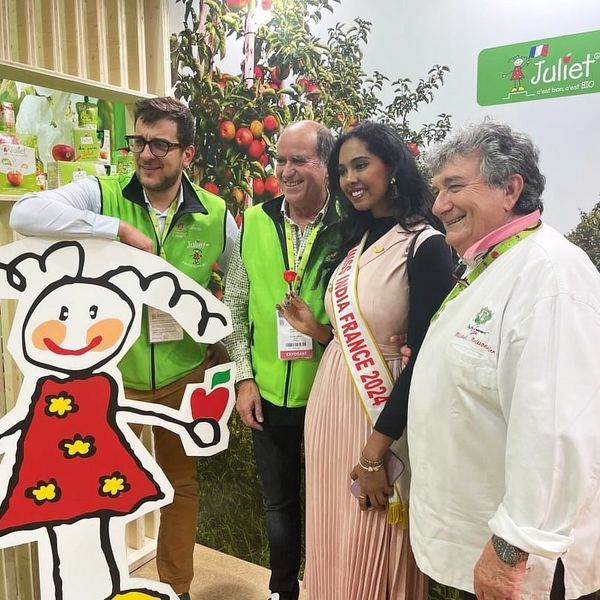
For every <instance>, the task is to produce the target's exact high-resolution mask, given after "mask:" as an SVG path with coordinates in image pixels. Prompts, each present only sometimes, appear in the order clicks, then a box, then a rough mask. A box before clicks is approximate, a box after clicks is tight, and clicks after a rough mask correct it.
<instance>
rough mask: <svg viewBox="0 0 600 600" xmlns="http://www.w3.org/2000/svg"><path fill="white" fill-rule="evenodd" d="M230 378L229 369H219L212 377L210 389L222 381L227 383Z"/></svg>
mask: <svg viewBox="0 0 600 600" xmlns="http://www.w3.org/2000/svg"><path fill="white" fill-rule="evenodd" d="M230 379H231V371H230V370H229V369H227V370H226V371H219V372H218V373H215V374H214V375H213V378H212V382H211V384H210V387H211V389H212V388H215V387H217V386H218V385H221V384H223V383H227V382H228V381H229V380H230Z"/></svg>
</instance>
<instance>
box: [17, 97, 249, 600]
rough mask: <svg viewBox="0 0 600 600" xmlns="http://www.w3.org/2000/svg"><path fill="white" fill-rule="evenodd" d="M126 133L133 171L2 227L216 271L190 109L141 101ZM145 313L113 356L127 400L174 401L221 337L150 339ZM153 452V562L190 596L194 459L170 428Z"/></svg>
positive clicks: (209, 207) (70, 189) (225, 231)
mask: <svg viewBox="0 0 600 600" xmlns="http://www.w3.org/2000/svg"><path fill="white" fill-rule="evenodd" d="M134 119H135V134H133V135H128V136H127V137H126V139H127V145H128V147H129V149H130V150H131V152H133V156H134V162H135V173H133V174H128V175H123V174H120V175H115V176H102V177H88V178H85V179H82V180H78V181H74V182H72V183H69V184H67V185H65V186H63V187H61V188H58V189H56V190H49V191H46V192H39V193H32V194H27V195H25V196H23V198H21V199H20V200H19V201H18V202H17V203H16V204H15V206H14V208H13V210H12V213H11V218H10V225H11V227H12V228H13V229H15V230H16V231H18V232H19V233H22V234H24V235H46V236H57V237H72V236H94V237H101V238H107V239H115V238H117V237H118V238H119V239H120V241H121V242H124V243H125V244H129V245H131V246H134V247H136V248H140V249H141V250H145V251H147V252H153V253H156V254H159V255H160V256H162V257H163V258H164V259H165V260H167V261H168V262H169V263H171V264H172V265H174V266H176V267H177V268H178V269H180V270H181V271H183V272H184V273H185V274H187V275H188V276H190V277H192V278H193V279H194V280H195V281H197V282H198V283H200V284H202V285H204V286H206V285H208V282H209V279H210V277H211V268H212V265H213V263H215V262H217V263H218V264H219V266H220V268H221V269H223V270H225V269H226V268H227V265H228V262H229V256H230V255H231V249H232V248H233V243H234V241H235V238H236V237H237V233H238V229H237V226H236V224H235V221H234V220H233V217H232V216H231V214H230V213H229V211H227V209H226V207H225V203H224V202H223V200H221V199H220V198H218V197H216V196H214V195H212V194H210V193H208V192H207V191H206V190H203V189H202V188H200V187H198V186H196V185H194V184H192V183H191V182H190V180H189V179H188V177H187V176H186V174H185V173H184V169H186V168H187V167H188V166H189V165H190V163H191V161H192V159H193V157H194V153H195V148H194V145H193V142H194V117H193V116H192V114H191V112H190V110H189V109H188V108H187V106H185V105H184V104H183V103H181V102H180V101H178V100H175V99H174V98H169V97H165V98H150V99H145V100H140V101H139V102H138V103H137V104H136V106H135V112H134ZM155 323H156V326H157V327H158V324H157V323H158V320H154V313H153V312H152V313H150V312H148V313H147V314H145V315H144V322H143V324H142V333H141V335H140V338H139V339H138V341H137V342H136V343H135V345H134V346H133V347H132V348H131V350H130V351H129V352H128V353H127V355H126V356H125V357H124V358H123V360H122V361H121V363H120V365H119V368H120V369H121V372H122V373H123V380H124V382H125V386H126V388H127V389H126V395H127V397H128V398H130V399H132V400H142V401H148V402H158V403H161V404H164V405H166V406H170V407H172V408H179V405H180V404H181V398H182V395H183V391H184V389H185V386H186V385H187V384H188V383H193V382H199V381H202V380H203V379H204V371H205V369H207V368H210V367H212V366H214V365H216V364H219V363H222V362H225V361H226V360H228V359H227V353H226V352H225V350H224V347H223V346H222V345H221V344H216V345H214V346H210V347H206V346H205V345H204V344H197V343H195V342H194V341H193V340H191V339H190V338H189V337H188V336H187V334H185V333H184V334H183V336H182V335H181V334H180V333H179V332H178V331H175V328H173V332H172V333H171V334H170V335H169V334H168V335H167V336H166V337H167V340H166V341H161V342H151V341H150V339H151V338H150V335H151V332H152V329H153V326H154V324H155ZM153 433H154V440H155V449H156V458H157V461H158V463H159V465H160V466H161V468H162V469H163V471H164V472H165V474H166V475H167V477H168V478H169V481H170V482H171V484H172V485H173V487H174V489H175V497H174V500H173V502H172V503H171V504H170V505H168V506H165V507H163V508H162V509H161V521H160V530H159V534H158V548H157V567H158V572H159V576H160V579H161V581H164V582H166V583H168V584H170V585H171V587H172V588H173V589H174V590H175V592H176V593H177V594H178V595H179V597H180V598H182V599H184V600H189V588H190V584H191V581H192V578H193V550H194V544H195V541H196V540H195V537H196V527H197V518H198V478H197V461H196V459H195V458H194V457H188V456H187V455H186V454H185V452H184V450H183V447H182V445H181V441H180V439H179V437H178V436H176V435H175V434H173V433H171V432H169V431H167V430H165V429H162V428H158V427H157V428H154V429H153Z"/></svg>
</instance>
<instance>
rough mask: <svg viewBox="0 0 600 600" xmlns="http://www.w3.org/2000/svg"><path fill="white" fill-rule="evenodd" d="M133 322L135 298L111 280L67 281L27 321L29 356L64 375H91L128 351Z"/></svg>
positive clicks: (25, 345)
mask: <svg viewBox="0 0 600 600" xmlns="http://www.w3.org/2000/svg"><path fill="white" fill-rule="evenodd" d="M133 318H134V307H133V304H132V302H131V300H130V299H129V298H128V297H127V296H125V295H124V294H123V293H122V292H121V291H120V290H119V289H118V288H116V287H115V286H113V285H110V284H107V282H106V281H103V282H102V284H99V283H97V282H95V281H94V280H93V279H84V278H79V279H66V278H65V279H62V280H61V281H58V282H56V284H54V285H52V286H49V287H48V288H46V289H45V290H44V291H43V292H42V293H41V294H40V296H39V297H38V299H37V300H36V301H35V302H34V303H33V305H32V308H31V309H30V311H29V313H28V314H27V316H26V317H25V321H24V327H23V349H24V355H25V358H26V359H27V360H28V361H29V362H31V363H32V364H34V365H37V366H41V367H49V368H50V369H52V370H58V371H62V372H65V373H73V372H78V371H91V370H92V369H94V368H97V367H99V366H101V365H103V364H105V363H106V362H108V361H109V360H111V359H113V358H114V357H115V355H116V354H118V353H119V352H120V351H122V350H124V349H125V348H124V344H125V340H126V338H127V337H128V333H129V330H130V328H131V326H132V323H133Z"/></svg>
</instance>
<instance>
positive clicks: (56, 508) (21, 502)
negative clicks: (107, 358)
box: [0, 374, 164, 535]
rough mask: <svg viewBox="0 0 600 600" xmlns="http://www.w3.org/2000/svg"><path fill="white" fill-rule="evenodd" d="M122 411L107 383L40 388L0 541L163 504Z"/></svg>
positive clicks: (56, 382)
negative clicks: (119, 415)
mask: <svg viewBox="0 0 600 600" xmlns="http://www.w3.org/2000/svg"><path fill="white" fill-rule="evenodd" d="M116 409H117V385H116V383H115V381H114V380H113V379H112V378H111V377H109V376H108V375H105V374H100V375H91V376H89V377H87V378H84V379H65V380H60V379H58V378H56V377H47V378H44V379H41V380H40V381H39V383H38V386H37V388H36V391H35V393H34V395H33V400H32V403H31V407H30V409H29V413H28V415H27V417H26V419H25V420H24V422H23V429H22V433H21V437H20V438H19V441H18V443H17V444H18V445H17V454H16V461H15V465H14V467H13V470H12V474H11V478H10V481H9V484H8V491H7V495H6V497H5V498H4V500H3V501H2V504H1V505H0V535H2V534H6V533H9V532H11V531H16V530H20V529H35V528H38V527H48V526H56V525H61V524H64V523H74V522H75V521H78V520H79V519H83V518H86V517H111V516H117V515H127V514H130V513H132V512H133V511H135V510H136V509H137V508H138V507H139V506H140V505H142V504H143V503H144V502H147V501H150V500H157V499H161V498H164V494H163V493H162V492H161V491H160V489H159V487H158V484H157V483H156V481H155V480H154V478H153V476H152V474H151V473H150V472H149V471H147V470H146V469H145V468H144V467H143V466H142V464H141V462H140V460H139V458H137V457H136V456H135V454H134V453H133V451H132V449H131V447H130V446H129V443H128V442H127V440H126V439H125V436H124V435H123V432H122V431H121V430H120V429H119V427H118V426H117V423H116Z"/></svg>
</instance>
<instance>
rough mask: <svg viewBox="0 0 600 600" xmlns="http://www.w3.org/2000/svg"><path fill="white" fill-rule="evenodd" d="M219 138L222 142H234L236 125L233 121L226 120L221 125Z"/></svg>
mask: <svg viewBox="0 0 600 600" xmlns="http://www.w3.org/2000/svg"><path fill="white" fill-rule="evenodd" d="M219 137H220V138H221V139H222V140H232V139H233V138H234V137H235V125H234V124H233V121H229V120H227V119H224V120H223V121H221V122H220V123H219Z"/></svg>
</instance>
